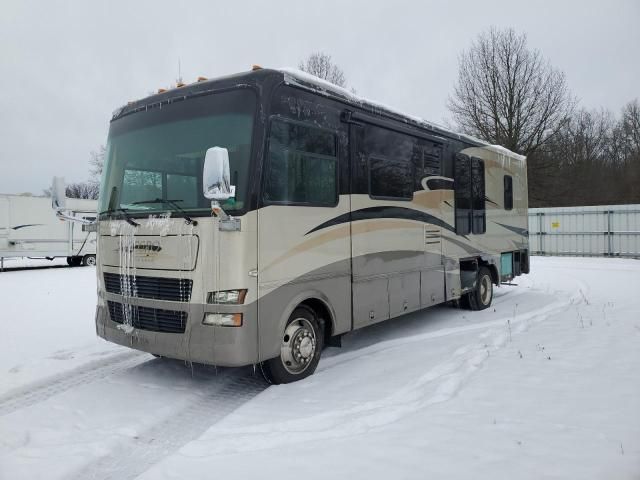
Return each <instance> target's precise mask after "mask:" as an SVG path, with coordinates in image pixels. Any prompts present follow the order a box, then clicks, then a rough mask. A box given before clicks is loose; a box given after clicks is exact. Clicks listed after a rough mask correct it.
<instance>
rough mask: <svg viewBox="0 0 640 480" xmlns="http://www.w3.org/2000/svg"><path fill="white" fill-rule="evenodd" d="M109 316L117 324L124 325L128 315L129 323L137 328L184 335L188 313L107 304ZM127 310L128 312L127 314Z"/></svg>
mask: <svg viewBox="0 0 640 480" xmlns="http://www.w3.org/2000/svg"><path fill="white" fill-rule="evenodd" d="M107 304H108V306H109V316H110V317H111V320H113V321H114V322H116V323H121V324H124V320H125V318H127V315H126V313H128V317H129V322H130V323H131V325H132V326H133V327H135V328H139V329H140V330H148V331H150V332H163V333H184V329H185V326H186V324H187V312H176V311H174V310H162V309H160V308H148V307H140V306H137V305H124V304H122V303H118V302H107ZM125 308H126V309H127V312H125Z"/></svg>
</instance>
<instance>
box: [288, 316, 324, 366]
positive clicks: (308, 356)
mask: <svg viewBox="0 0 640 480" xmlns="http://www.w3.org/2000/svg"><path fill="white" fill-rule="evenodd" d="M316 345H317V339H316V334H315V331H314V330H313V326H312V325H311V322H310V321H309V320H307V319H306V318H296V319H295V320H293V321H292V322H291V323H290V324H289V325H287V328H286V329H285V331H284V335H283V336H282V345H281V346H280V358H281V359H282V365H283V366H284V368H285V370H286V371H287V372H289V373H291V374H293V375H299V374H301V373H302V372H304V371H305V370H306V369H307V368H309V365H311V363H312V360H313V357H314V356H315V353H316Z"/></svg>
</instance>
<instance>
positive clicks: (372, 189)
mask: <svg viewBox="0 0 640 480" xmlns="http://www.w3.org/2000/svg"><path fill="white" fill-rule="evenodd" d="M412 179H413V175H412V167H411V163H410V162H407V161H404V162H403V161H402V160H393V159H390V158H384V157H369V194H370V195H371V196H372V197H383V198H402V199H411V198H412V197H413V185H412V183H413V182H412V181H411V180H412Z"/></svg>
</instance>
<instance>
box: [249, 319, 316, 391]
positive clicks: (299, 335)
mask: <svg viewBox="0 0 640 480" xmlns="http://www.w3.org/2000/svg"><path fill="white" fill-rule="evenodd" d="M323 343H324V338H323V333H322V328H320V322H319V321H318V318H317V316H316V314H315V312H313V310H311V309H310V308H307V307H298V308H296V309H295V310H294V311H293V313H292V314H291V316H290V317H289V321H288V322H287V326H286V327H285V329H284V332H283V333H282V339H281V343H280V355H279V356H277V357H276V358H272V359H271V360H267V361H265V362H262V363H261V364H260V367H261V370H262V374H263V375H264V377H265V378H266V379H267V381H268V382H270V383H275V384H279V383H291V382H295V381H297V380H301V379H303V378H306V377H308V376H309V375H311V374H312V373H313V372H314V371H315V369H316V367H317V366H318V362H319V361H320V353H321V352H322V346H323Z"/></svg>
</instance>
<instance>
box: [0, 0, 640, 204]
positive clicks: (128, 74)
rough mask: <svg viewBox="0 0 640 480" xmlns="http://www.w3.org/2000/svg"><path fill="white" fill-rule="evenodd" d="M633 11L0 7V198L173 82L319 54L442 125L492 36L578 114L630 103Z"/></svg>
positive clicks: (511, 4) (595, 7)
mask: <svg viewBox="0 0 640 480" xmlns="http://www.w3.org/2000/svg"><path fill="white" fill-rule="evenodd" d="M639 23H640V1H638V0H607V1H606V2H605V1H603V0H600V1H591V0H587V1H560V0H555V1H539V2H532V1H526V2H516V1H515V0H507V1H498V0H483V1H482V2H478V1H457V2H443V1H441V0H439V1H416V0H412V1H404V0H393V1H389V0H387V1H378V0H369V1H346V0H343V1H333V0H331V1H329V0H324V1H323V0H315V1H313V2H307V1H302V0H294V1H290V0H282V1H280V0H271V1H254V0H243V1H225V2H221V1H217V0H209V1H200V0H190V1H189V2H175V1H174V2H166V1H161V0H154V1H146V0H138V1H133V0H128V1H121V0H110V1H97V0H95V1H94V0H84V1H56V0H51V1H46V0H41V1H39V2H38V1H30V0H0V193H22V192H32V193H34V194H40V193H41V192H42V190H43V189H45V188H47V187H48V186H49V185H50V183H51V178H52V177H53V176H54V175H58V176H64V177H65V179H66V180H67V182H73V181H82V180H86V179H87V178H88V177H89V159H90V152H91V151H93V150H96V149H98V148H99V147H100V145H104V144H105V143H106V137H107V132H108V128H109V120H110V118H111V113H112V112H113V111H114V110H115V109H116V108H117V107H119V106H121V105H123V104H126V103H127V102H128V101H131V100H134V99H140V98H143V97H145V96H147V95H148V94H149V93H151V92H153V91H155V90H157V89H158V88H160V87H168V86H170V85H171V84H172V83H175V81H176V78H177V77H178V73H179V72H178V65H180V73H181V76H182V78H183V79H184V81H186V82H191V81H195V80H196V78H197V77H198V76H200V75H202V76H205V77H208V78H214V77H216V76H222V75H227V74H231V73H237V72H241V71H246V70H248V69H250V68H251V65H252V64H259V65H261V66H263V67H284V66H297V65H298V63H299V62H300V60H302V59H303V58H305V57H306V56H308V55H309V54H310V53H311V52H315V51H323V52H325V53H328V54H330V55H331V56H332V57H333V59H334V61H335V62H336V63H337V64H338V65H339V66H340V67H341V68H342V69H343V70H344V72H345V74H346V77H347V80H348V83H349V85H350V86H352V87H354V88H355V89H356V90H357V92H358V94H360V95H363V96H365V97H367V98H371V99H375V100H377V101H379V102H382V103H385V104H387V105H390V106H393V107H395V108H397V109H400V110H403V111H406V112H407V113H410V114H413V115H418V116H421V117H423V118H425V119H427V120H431V121H434V122H439V123H445V122H446V121H447V120H448V111H447V108H446V104H447V99H448V97H449V95H451V93H452V91H453V86H454V84H455V81H456V78H457V70H458V57H459V54H460V53H461V52H462V51H463V50H464V49H465V48H468V47H469V45H470V44H471V42H472V41H473V40H474V39H475V38H476V37H477V35H478V34H479V33H481V32H483V31H486V30H487V29H488V28H490V27H491V26H495V27H498V28H507V27H512V28H514V29H515V30H516V31H517V32H518V33H526V34H527V36H528V42H529V46H530V47H531V48H535V49H539V50H540V51H541V52H542V54H543V55H544V56H545V57H546V58H547V59H548V60H549V61H550V62H551V64H552V65H553V66H554V67H556V68H558V69H560V70H562V71H564V72H565V74H566V77H567V83H568V85H569V87H570V89H571V91H572V92H573V94H574V95H575V96H576V97H577V98H578V100H579V101H580V106H582V107H585V108H588V109H594V108H606V109H609V110H611V111H613V112H614V113H616V114H617V113H618V112H619V111H620V109H621V108H622V106H623V105H624V104H625V103H627V102H629V101H631V100H633V99H635V98H639V97H640V50H639V47H640V29H639V28H638V27H637V26H638V24H639Z"/></svg>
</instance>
